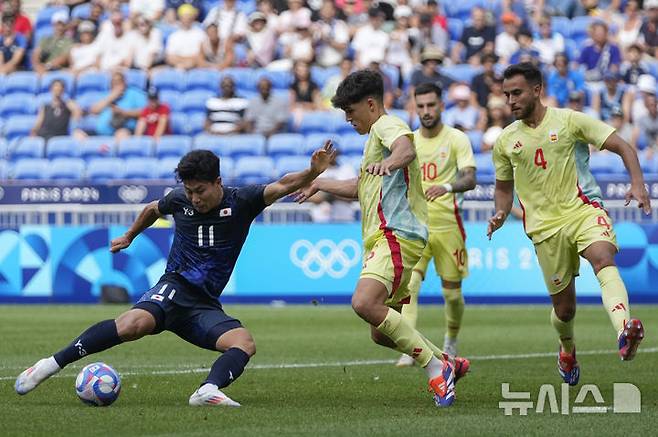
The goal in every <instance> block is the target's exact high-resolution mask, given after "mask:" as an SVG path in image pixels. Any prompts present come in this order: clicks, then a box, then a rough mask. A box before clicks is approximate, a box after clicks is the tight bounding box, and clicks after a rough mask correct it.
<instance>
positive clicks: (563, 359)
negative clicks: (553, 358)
mask: <svg viewBox="0 0 658 437" xmlns="http://www.w3.org/2000/svg"><path fill="white" fill-rule="evenodd" d="M557 371H558V372H559V373H560V376H561V377H562V379H563V380H564V382H566V383H567V384H569V385H577V384H578V379H580V366H579V365H578V361H576V348H575V347H574V348H573V352H571V353H567V352H563V351H562V346H560V350H559V352H558V357H557Z"/></svg>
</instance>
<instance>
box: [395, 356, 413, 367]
mask: <svg viewBox="0 0 658 437" xmlns="http://www.w3.org/2000/svg"><path fill="white" fill-rule="evenodd" d="M414 364H416V360H414V359H413V358H411V357H410V356H409V355H407V354H402V356H401V357H400V359H399V360H398V362H397V363H395V367H411V366H413V365H414Z"/></svg>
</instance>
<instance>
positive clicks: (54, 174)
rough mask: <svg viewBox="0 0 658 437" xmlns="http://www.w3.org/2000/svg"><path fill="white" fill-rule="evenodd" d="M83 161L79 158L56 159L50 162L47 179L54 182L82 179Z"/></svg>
mask: <svg viewBox="0 0 658 437" xmlns="http://www.w3.org/2000/svg"><path fill="white" fill-rule="evenodd" d="M84 174H85V161H84V160H82V159H80V158H57V159H53V160H51V161H50V170H49V173H48V178H49V179H51V180H55V181H60V180H73V181H79V180H82V179H83V178H84Z"/></svg>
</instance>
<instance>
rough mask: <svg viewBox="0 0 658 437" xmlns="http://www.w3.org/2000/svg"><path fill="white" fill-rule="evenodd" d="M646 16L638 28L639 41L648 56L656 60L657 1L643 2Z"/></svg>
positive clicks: (657, 34)
mask: <svg viewBox="0 0 658 437" xmlns="http://www.w3.org/2000/svg"><path fill="white" fill-rule="evenodd" d="M644 9H645V10H646V11H647V16H646V18H645V19H644V22H643V23H642V27H640V41H641V42H642V43H643V44H644V46H645V47H646V51H647V53H648V54H649V56H651V57H653V58H658V0H644Z"/></svg>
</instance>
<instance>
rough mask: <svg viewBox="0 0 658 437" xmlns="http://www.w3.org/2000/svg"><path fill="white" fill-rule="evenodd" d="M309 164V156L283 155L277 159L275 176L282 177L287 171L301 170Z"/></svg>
mask: <svg viewBox="0 0 658 437" xmlns="http://www.w3.org/2000/svg"><path fill="white" fill-rule="evenodd" d="M308 166H309V159H308V157H307V156H299V155H297V156H281V157H279V158H278V159H277V160H276V165H275V168H274V176H275V177H277V178H280V177H281V176H283V175H285V174H286V173H292V172H296V171H301V170H304V169H306V168H308Z"/></svg>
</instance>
